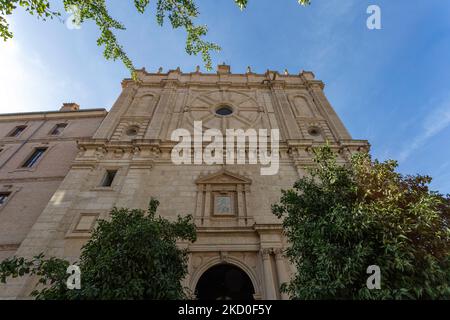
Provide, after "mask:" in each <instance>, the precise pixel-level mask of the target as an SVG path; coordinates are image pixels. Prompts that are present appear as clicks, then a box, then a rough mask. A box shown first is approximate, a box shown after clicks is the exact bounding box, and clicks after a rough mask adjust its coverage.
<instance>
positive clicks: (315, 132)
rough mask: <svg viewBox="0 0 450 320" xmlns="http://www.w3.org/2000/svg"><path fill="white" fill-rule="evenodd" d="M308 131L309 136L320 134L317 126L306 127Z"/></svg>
mask: <svg viewBox="0 0 450 320" xmlns="http://www.w3.org/2000/svg"><path fill="white" fill-rule="evenodd" d="M308 133H309V134H310V135H311V136H318V135H320V129H319V128H317V127H311V128H309V129H308Z"/></svg>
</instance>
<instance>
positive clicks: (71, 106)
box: [59, 102, 80, 111]
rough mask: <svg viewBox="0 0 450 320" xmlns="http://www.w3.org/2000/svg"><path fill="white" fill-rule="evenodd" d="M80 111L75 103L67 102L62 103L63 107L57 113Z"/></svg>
mask: <svg viewBox="0 0 450 320" xmlns="http://www.w3.org/2000/svg"><path fill="white" fill-rule="evenodd" d="M78 110H80V106H79V105H78V104H76V103H75V102H67V103H63V106H62V107H61V109H59V111H78Z"/></svg>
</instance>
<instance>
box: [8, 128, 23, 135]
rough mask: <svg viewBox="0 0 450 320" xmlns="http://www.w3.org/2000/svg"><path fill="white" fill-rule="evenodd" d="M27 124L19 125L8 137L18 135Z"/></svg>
mask: <svg viewBox="0 0 450 320" xmlns="http://www.w3.org/2000/svg"><path fill="white" fill-rule="evenodd" d="M26 127H27V126H17V127H15V128H14V130H13V131H11V132H10V133H9V134H8V137H18V136H19V135H20V134H21V133H22V132H23V131H24V130H25V128H26Z"/></svg>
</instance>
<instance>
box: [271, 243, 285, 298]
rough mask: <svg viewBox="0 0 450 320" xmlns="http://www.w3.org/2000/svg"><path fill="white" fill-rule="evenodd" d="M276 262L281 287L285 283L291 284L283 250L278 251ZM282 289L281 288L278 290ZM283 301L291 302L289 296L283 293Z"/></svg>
mask: <svg viewBox="0 0 450 320" xmlns="http://www.w3.org/2000/svg"><path fill="white" fill-rule="evenodd" d="M274 252H275V262H276V265H277V276H278V282H279V284H280V287H281V285H282V284H283V283H287V282H289V276H288V274H287V271H286V264H285V262H284V257H283V249H276V250H275V251H274ZM278 289H280V288H278ZM280 294H281V299H282V300H289V295H287V294H286V293H284V292H281V291H280Z"/></svg>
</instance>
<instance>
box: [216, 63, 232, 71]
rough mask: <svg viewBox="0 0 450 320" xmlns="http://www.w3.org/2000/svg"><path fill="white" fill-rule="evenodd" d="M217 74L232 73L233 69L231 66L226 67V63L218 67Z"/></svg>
mask: <svg viewBox="0 0 450 320" xmlns="http://www.w3.org/2000/svg"><path fill="white" fill-rule="evenodd" d="M217 73H219V74H228V73H231V68H230V66H229V65H226V64H225V62H224V63H223V64H222V65H219V66H217Z"/></svg>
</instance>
